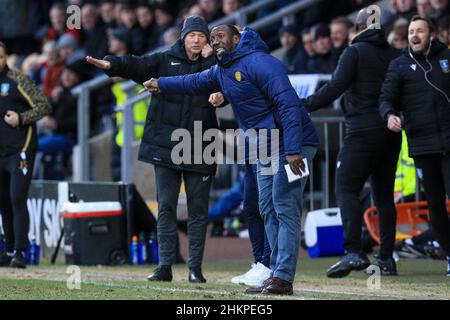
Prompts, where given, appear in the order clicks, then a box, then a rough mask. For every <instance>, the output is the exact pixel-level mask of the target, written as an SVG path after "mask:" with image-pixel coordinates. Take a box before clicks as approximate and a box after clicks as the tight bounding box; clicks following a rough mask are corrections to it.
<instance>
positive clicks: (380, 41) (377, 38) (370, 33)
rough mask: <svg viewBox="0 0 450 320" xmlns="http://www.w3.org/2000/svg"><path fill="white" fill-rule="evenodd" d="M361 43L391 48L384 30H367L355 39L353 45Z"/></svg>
mask: <svg viewBox="0 0 450 320" xmlns="http://www.w3.org/2000/svg"><path fill="white" fill-rule="evenodd" d="M360 42H365V43H370V44H372V45H374V46H377V47H387V46H389V44H388V42H387V41H386V37H385V34H384V30H383V29H365V30H363V31H361V32H360V33H359V34H357V35H356V36H355V38H353V40H352V44H355V43H360Z"/></svg>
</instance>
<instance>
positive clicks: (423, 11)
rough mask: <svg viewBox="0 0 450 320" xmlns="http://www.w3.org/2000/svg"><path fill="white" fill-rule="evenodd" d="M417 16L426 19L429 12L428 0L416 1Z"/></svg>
mask: <svg viewBox="0 0 450 320" xmlns="http://www.w3.org/2000/svg"><path fill="white" fill-rule="evenodd" d="M416 9H417V14H418V15H419V16H421V17H424V18H425V17H428V15H429V14H430V11H431V4H430V0H417V1H416Z"/></svg>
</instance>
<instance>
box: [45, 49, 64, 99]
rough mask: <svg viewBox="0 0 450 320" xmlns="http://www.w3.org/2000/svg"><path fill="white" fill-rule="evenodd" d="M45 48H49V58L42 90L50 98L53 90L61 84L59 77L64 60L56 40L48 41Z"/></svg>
mask: <svg viewBox="0 0 450 320" xmlns="http://www.w3.org/2000/svg"><path fill="white" fill-rule="evenodd" d="M44 50H48V59H47V61H46V64H45V68H46V72H45V76H44V80H43V85H42V92H43V93H44V95H45V96H46V97H47V98H50V97H51V96H52V92H53V90H54V89H55V88H56V87H57V86H58V84H59V77H60V76H61V73H62V70H63V68H64V61H62V60H61V58H60V56H59V53H58V49H57V48H56V43H55V42H54V41H52V42H48V43H47V44H46V45H45V46H44Z"/></svg>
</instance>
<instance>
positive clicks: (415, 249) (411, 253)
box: [394, 240, 427, 259]
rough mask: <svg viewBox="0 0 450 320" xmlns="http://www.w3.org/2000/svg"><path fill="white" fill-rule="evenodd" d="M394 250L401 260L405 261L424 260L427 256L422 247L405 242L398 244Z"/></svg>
mask: <svg viewBox="0 0 450 320" xmlns="http://www.w3.org/2000/svg"><path fill="white" fill-rule="evenodd" d="M394 250H395V251H396V252H397V253H398V255H399V256H400V257H401V258H406V259H426V258H427V255H426V252H425V248H424V247H423V246H417V245H414V244H409V243H407V242H406V241H404V240H403V241H400V242H398V243H397V244H396V245H395V247H394Z"/></svg>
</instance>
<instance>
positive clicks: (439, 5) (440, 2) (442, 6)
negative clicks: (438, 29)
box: [428, 0, 448, 23]
mask: <svg viewBox="0 0 450 320" xmlns="http://www.w3.org/2000/svg"><path fill="white" fill-rule="evenodd" d="M430 4H431V9H430V12H429V14H428V18H430V19H431V20H433V21H434V22H435V23H436V22H437V21H439V19H440V18H442V17H443V16H445V15H446V14H448V1H447V0H430Z"/></svg>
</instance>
